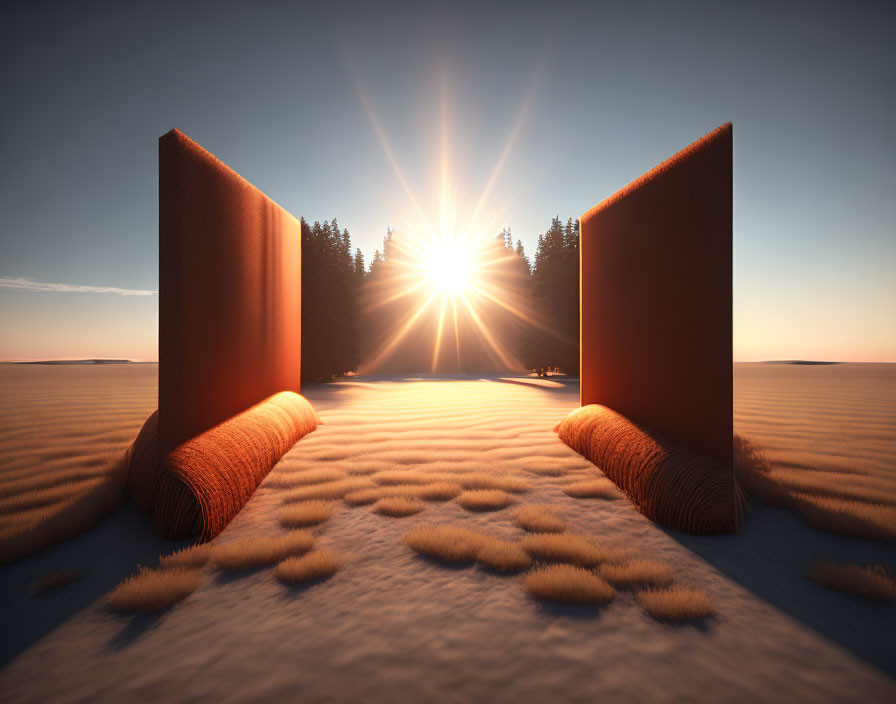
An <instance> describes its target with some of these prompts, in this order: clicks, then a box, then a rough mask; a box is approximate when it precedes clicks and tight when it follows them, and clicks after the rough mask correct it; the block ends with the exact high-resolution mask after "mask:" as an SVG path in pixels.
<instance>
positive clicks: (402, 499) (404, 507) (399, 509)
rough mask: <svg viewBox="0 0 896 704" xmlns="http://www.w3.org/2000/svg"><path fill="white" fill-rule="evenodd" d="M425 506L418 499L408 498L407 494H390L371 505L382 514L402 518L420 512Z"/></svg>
mask: <svg viewBox="0 0 896 704" xmlns="http://www.w3.org/2000/svg"><path fill="white" fill-rule="evenodd" d="M424 508H426V506H425V505H424V503H423V502H422V501H420V500H419V499H413V498H408V497H407V496H390V497H388V498H385V499H380V500H379V501H377V502H376V503H375V504H374V505H373V510H374V511H375V512H376V513H379V514H382V515H383V516H391V517H392V518H404V517H406V516H413V515H414V514H415V513H420V512H421V511H422V510H423V509H424Z"/></svg>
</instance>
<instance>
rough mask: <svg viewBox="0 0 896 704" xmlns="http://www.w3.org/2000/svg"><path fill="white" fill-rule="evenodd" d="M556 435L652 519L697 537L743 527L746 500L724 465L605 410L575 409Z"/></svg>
mask: <svg viewBox="0 0 896 704" xmlns="http://www.w3.org/2000/svg"><path fill="white" fill-rule="evenodd" d="M557 432H558V433H559V435H560V439H561V440H563V441H564V442H565V443H566V444H567V445H569V446H570V447H571V448H572V449H574V450H575V451H576V452H579V453H580V454H582V455H583V456H584V457H586V458H587V459H589V460H591V462H593V463H594V464H595V465H597V466H598V467H600V468H601V470H603V472H604V474H606V475H607V477H609V478H610V479H611V480H612V481H613V483H614V484H616V486H618V487H619V488H620V489H622V490H623V491H624V492H625V493H626V494H627V495H628V496H629V497H630V498H631V500H632V502H633V503H634V504H635V506H637V508H638V510H639V511H640V512H641V513H643V514H644V515H645V516H647V517H648V518H650V519H651V520H653V521H656V522H658V523H661V524H663V525H665V526H669V527H670V528H674V529H676V530H683V531H686V532H688V533H694V534H698V535H711V534H717V533H733V532H735V531H736V530H737V529H738V528H740V526H741V524H742V523H743V519H744V514H745V513H746V510H747V501H746V497H745V496H744V494H743V491H742V490H741V488H740V485H739V484H738V482H737V480H736V479H735V476H734V472H733V471H732V470H731V469H730V468H729V467H726V466H725V465H723V464H720V463H719V462H717V461H715V460H713V459H710V458H709V457H706V456H704V455H702V454H700V453H697V452H694V451H693V450H691V449H689V448H687V447H685V446H684V445H681V444H679V443H677V442H675V441H674V440H671V439H670V438H664V437H662V436H661V435H659V434H657V433H653V432H650V431H648V430H647V429H645V428H643V427H641V426H639V425H636V424H635V423H633V422H631V421H630V420H629V419H628V418H626V417H625V416H623V415H621V414H619V413H617V412H616V411H613V410H612V409H610V408H607V407H606V406H601V405H598V404H591V405H588V406H583V407H581V408H578V409H576V410H574V411H573V412H572V413H570V414H569V415H568V416H567V417H566V418H565V419H564V420H563V421H562V422H561V423H560V425H559V426H557Z"/></svg>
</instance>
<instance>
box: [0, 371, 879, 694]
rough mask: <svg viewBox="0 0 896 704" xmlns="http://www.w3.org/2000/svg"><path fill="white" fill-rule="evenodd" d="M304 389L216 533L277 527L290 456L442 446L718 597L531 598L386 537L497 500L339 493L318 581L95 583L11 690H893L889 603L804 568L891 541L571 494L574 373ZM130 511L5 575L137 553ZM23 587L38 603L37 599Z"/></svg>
mask: <svg viewBox="0 0 896 704" xmlns="http://www.w3.org/2000/svg"><path fill="white" fill-rule="evenodd" d="M307 395H308V397H309V398H310V400H311V401H312V402H313V403H314V404H315V406H316V407H317V409H318V410H319V411H320V413H321V416H322V418H323V420H324V421H325V425H323V426H322V427H320V428H319V429H318V430H317V431H315V432H314V433H312V434H311V435H309V436H307V437H306V438H305V439H303V440H302V441H300V442H299V443H298V444H297V445H296V446H295V447H294V448H293V449H292V450H291V451H290V452H289V453H288V454H287V455H286V456H285V457H284V459H283V460H282V462H281V463H280V465H278V467H277V468H276V470H275V472H274V473H272V475H271V476H270V477H269V478H268V479H267V480H266V481H265V483H264V484H262V487H261V488H260V489H259V491H258V492H257V493H256V495H255V496H254V497H253V498H252V500H251V501H250V502H249V504H248V505H247V506H246V508H245V509H244V511H243V512H242V513H241V514H240V515H239V516H238V517H237V519H236V520H235V521H234V522H233V523H232V524H231V525H230V526H229V527H228V528H227V530H226V531H225V532H224V533H223V534H222V535H221V536H220V537H219V538H218V540H219V541H222V542H223V541H227V540H232V539H235V538H238V537H242V536H247V535H254V534H260V533H265V532H269V533H276V532H279V531H281V530H282V529H281V528H280V527H279V525H278V523H277V513H278V511H279V508H280V506H281V503H282V501H281V496H282V493H283V492H284V491H285V490H284V489H281V488H275V487H274V484H276V483H277V480H278V478H280V477H282V476H283V475H285V474H289V473H290V472H291V471H297V470H298V471H303V470H304V469H306V468H307V469H313V468H318V467H334V466H335V467H339V468H342V469H344V470H346V471H347V472H349V473H369V472H371V471H376V470H379V469H399V470H400V469H402V468H409V469H413V468H415V467H419V466H421V465H426V466H429V467H434V466H435V467H436V468H445V467H446V466H447V464H448V463H451V464H452V465H453V468H454V469H477V470H484V471H488V472H493V473H507V474H511V475H516V476H524V477H526V478H527V480H528V481H529V482H530V484H531V490H530V491H529V492H528V493H527V494H525V495H524V496H523V498H522V501H524V502H526V503H530V502H531V503H551V504H553V505H555V506H556V507H557V508H558V509H559V510H560V511H561V513H562V514H563V516H564V517H565V518H566V520H567V523H568V525H569V528H570V529H572V530H575V531H579V532H585V533H589V534H593V535H598V536H603V537H606V538H610V539H615V540H618V541H621V542H624V543H626V544H629V545H632V546H634V547H636V548H637V549H639V550H640V551H641V552H643V553H645V554H646V555H649V556H651V557H654V558H658V559H662V560H665V561H667V562H669V563H670V564H672V565H673V567H674V570H675V573H676V578H677V580H678V581H679V582H680V583H682V584H686V585H689V586H694V587H697V588H699V589H702V590H704V591H705V592H706V593H708V594H709V595H710V597H711V598H712V600H713V602H714V603H715V606H716V611H717V615H716V616H715V617H713V618H711V619H709V620H707V621H704V622H702V623H699V624H696V625H679V626H670V625H664V624H660V623H657V622H655V621H653V620H652V619H650V618H649V617H647V616H646V615H644V614H643V613H642V612H641V611H640V610H639V608H638V607H637V605H636V603H635V601H634V598H633V597H632V596H631V595H630V594H627V593H621V594H620V595H619V596H617V598H616V599H615V601H614V602H612V603H611V604H610V605H609V606H607V607H604V608H601V609H598V608H570V607H564V608H560V607H546V606H543V605H540V604H538V603H536V602H534V601H532V600H531V599H529V598H528V597H527V596H526V594H525V592H524V590H523V587H522V578H521V577H520V576H509V577H507V576H498V575H495V574H492V573H489V572H486V571H484V570H482V569H481V568H480V567H464V568H446V567H444V566H440V565H438V564H435V563H432V562H429V561H427V560H425V559H422V558H420V557H419V556H417V555H415V554H413V553H412V552H411V551H410V550H409V549H408V548H406V547H405V546H404V545H403V544H402V543H401V541H400V537H401V535H402V534H403V533H404V532H405V531H406V530H408V529H409V528H410V527H412V526H414V525H417V524H420V523H424V522H430V521H436V522H438V521H451V520H457V521H464V522H466V524H468V525H477V526H480V527H482V528H483V529H484V530H486V531H488V532H490V533H492V534H493V535H495V536H503V537H508V538H519V537H521V535H522V534H521V532H520V531H519V530H518V529H517V528H515V527H514V526H513V524H512V523H511V522H510V520H509V518H508V515H507V511H506V510H505V511H498V512H495V513H490V514H470V513H468V512H466V511H464V510H463V509H462V508H461V507H460V506H458V505H457V504H456V503H454V502H450V503H447V504H431V505H428V507H427V509H426V510H425V511H424V512H423V513H421V514H418V515H416V516H413V517H410V518H404V519H394V518H388V517H384V516H379V515H376V514H374V513H373V512H372V511H371V510H370V508H369V507H358V508H349V507H347V506H346V507H341V508H340V510H339V511H338V512H337V514H336V515H335V516H334V518H333V519H331V521H330V522H328V523H327V524H325V525H324V526H323V527H322V530H321V535H320V539H319V544H320V545H322V546H327V547H331V548H333V549H334V550H336V551H338V552H340V553H342V554H343V555H345V557H346V559H347V564H346V567H345V569H344V570H343V571H342V572H340V573H338V574H337V575H336V576H335V577H333V578H332V579H330V580H329V581H327V582H323V583H318V584H315V585H313V586H309V587H304V588H288V587H285V586H283V585H281V584H280V583H278V582H277V581H276V580H275V578H274V576H273V574H272V571H271V570H270V569H262V570H258V571H254V572H249V573H239V574H225V573H221V572H218V571H216V570H213V569H209V571H208V573H207V575H206V578H205V580H204V582H203V584H202V585H201V587H200V588H199V590H198V591H197V592H196V593H194V594H193V595H192V596H190V597H188V598H187V599H186V600H185V601H184V602H182V603H180V604H179V605H177V606H176V607H174V608H173V609H171V610H170V611H168V612H166V613H164V614H161V615H160V616H158V617H137V618H131V617H124V616H119V615H113V614H110V613H108V612H106V611H105V609H104V607H103V605H102V603H101V602H100V601H98V600H97V601H94V602H92V603H90V604H89V605H88V606H87V607H86V608H83V609H82V610H80V611H78V612H77V613H74V615H73V616H71V618H69V619H68V620H66V621H65V622H64V623H62V624H61V625H60V626H59V627H57V628H56V629H55V630H53V631H52V633H50V634H49V635H47V636H46V637H44V638H42V639H41V640H39V641H38V642H37V643H35V644H34V645H32V646H31V647H30V648H28V649H27V650H25V651H24V652H22V653H21V654H20V655H18V657H16V658H15V659H13V660H12V661H11V662H9V663H8V664H7V665H6V666H5V667H4V668H3V669H2V670H0V692H2V693H3V699H4V700H5V701H48V700H53V701H85V700H91V701H122V700H127V699H139V700H149V699H162V698H166V699H177V700H200V699H201V700H207V699H214V700H217V701H223V702H229V701H257V700H262V699H265V698H276V699H278V700H282V699H286V700H299V701H303V702H357V701H368V702H420V701H434V702H435V701H437V702H471V701H495V702H505V701H506V702H547V701H583V702H584V701H588V702H593V701H597V700H600V699H601V698H605V697H609V699H610V701H649V702H667V701H668V702H672V701H691V700H701V701H743V702H752V701H775V702H786V701H820V700H824V701H857V702H858V701H865V702H867V701H892V700H894V698H896V681H894V679H893V678H892V674H893V668H894V663H896V646H894V643H893V639H892V638H891V637H890V634H892V633H893V632H894V627H896V610H894V607H893V605H886V606H880V605H869V604H864V603H861V602H858V601H857V600H855V599H853V598H851V597H847V596H844V595H841V594H836V593H833V592H828V591H827V590H824V589H822V588H821V587H818V586H816V585H814V584H812V583H810V582H808V581H807V580H805V578H804V577H803V573H804V571H805V569H806V567H807V566H808V564H809V563H810V562H811V561H812V560H813V559H815V558H816V557H818V556H832V557H838V558H839V557H842V553H844V552H845V553H846V554H847V555H848V556H857V557H858V558H859V559H884V558H886V557H890V559H891V560H892V548H891V547H889V546H881V545H875V544H870V543H864V542H861V541H855V540H849V539H845V538H839V537H837V536H827V535H825V534H821V533H817V532H815V531H811V530H809V529H807V528H805V527H804V526H803V525H802V524H801V523H800V522H799V519H797V518H796V517H794V516H792V515H791V514H789V513H787V512H785V511H780V510H776V509H770V508H766V507H757V508H756V509H754V511H753V512H752V513H751V515H750V517H749V519H748V521H747V525H746V526H745V529H744V531H743V533H742V534H740V535H738V536H726V537H719V538H693V537H689V536H683V535H680V534H675V533H671V532H667V531H663V530H661V529H658V528H657V527H655V526H654V525H653V524H651V523H650V522H649V521H647V520H646V519H645V518H643V517H642V516H641V515H640V514H638V513H637V512H636V511H635V510H634V509H633V508H632V507H631V505H630V504H629V503H628V502H627V501H626V500H624V499H623V500H616V501H605V500H576V499H572V498H570V497H567V496H566V495H564V494H563V493H562V492H561V491H560V485H561V483H562V482H563V481H565V479H564V477H563V476H551V475H555V474H561V475H565V477H567V478H568V477H569V476H572V475H576V476H588V475H593V474H597V471H596V470H595V469H594V468H593V466H592V465H590V464H589V463H588V462H586V461H585V460H583V459H582V458H581V457H579V456H578V455H577V454H575V453H574V452H573V451H572V450H570V449H569V448H567V447H566V446H565V445H563V444H562V443H561V442H560V441H559V440H558V439H557V438H556V436H555V435H554V434H553V433H552V431H551V428H552V427H553V426H554V424H556V422H557V421H559V420H560V419H561V418H562V417H563V416H564V415H565V414H566V413H567V412H568V411H569V410H571V409H572V408H574V407H575V406H576V405H577V393H576V388H575V387H574V386H573V385H571V384H569V385H567V384H565V383H558V382H554V381H546V382H537V381H534V380H526V379H509V380H504V381H502V380H497V379H491V380H484V381H478V380H472V379H470V380H453V381H431V380H427V381H424V382H421V383H415V384H408V383H397V382H396V381H394V380H364V379H359V380H354V381H346V382H340V383H333V384H328V385H325V386H317V387H311V388H309V389H308V391H307ZM122 516H123V517H122ZM133 518H134V516H133V515H132V514H129V513H127V511H126V510H125V511H123V512H120V513H119V514H118V515H116V516H113V517H112V518H110V519H109V520H108V521H107V522H106V523H105V524H104V525H103V526H101V527H100V529H99V531H97V532H94V533H93V534H88V535H87V536H83V537H82V538H80V539H77V540H75V541H70V543H68V544H66V545H64V546H59V547H58V548H55V549H54V550H53V551H47V553H45V554H44V555H39V556H36V558H32V559H30V560H27V561H23V562H22V563H20V564H18V565H15V566H12V567H11V568H4V570H5V571H4V572H2V573H0V575H2V577H3V580H5V581H7V583H8V584H13V583H15V584H16V585H19V587H18V588H21V585H23V584H26V583H27V579H28V578H29V575H33V574H35V573H36V572H37V571H38V570H39V569H45V568H46V567H47V566H48V565H49V564H50V563H51V561H53V560H55V561H56V562H59V561H60V560H62V559H64V558H66V556H68V558H69V559H71V558H72V557H77V556H81V557H83V556H85V555H93V556H94V557H93V559H97V558H96V552H97V550H98V549H102V548H101V546H103V545H105V549H106V550H108V551H111V552H112V553H115V550H116V546H117V547H118V549H120V548H121V546H122V544H123V542H125V541H128V540H129V538H131V536H134V535H135V534H136V533H139V540H138V541H136V542H138V543H139V545H140V550H141V554H145V553H146V552H148V550H149V548H150V544H151V543H150V541H149V539H148V538H147V536H146V534H145V533H142V532H140V531H141V529H139V528H137V527H135V526H133V525H131V523H133V521H132V519H133ZM128 521H131V523H127V522H128ZM125 523H127V525H125ZM117 528H118V529H117ZM103 531H105V533H104V532H103ZM97 536H105V537H104V538H102V537H100V538H98V537H97ZM90 541H93V542H90ZM155 544H156V545H157V547H158V551H160V552H161V551H167V550H168V549H170V547H171V546H170V545H168V544H164V543H161V542H160V541H157V542H156V543H155ZM887 551H889V552H887ZM88 581H89V580H88ZM79 589H81V590H82V591H83V590H84V589H86V587H85V586H84V585H82V586H81V587H79ZM7 596H9V598H7V599H6V600H5V601H6V602H7V604H9V603H13V602H15V599H14V598H12V597H13V596H15V595H7ZM28 603H30V604H31V608H37V607H36V606H35V601H34V598H32V601H31V602H28ZM23 613H26V612H25V611H23V610H21V609H20V610H19V611H18V616H17V622H18V621H21V619H22V614H23ZM4 618H5V619H13V615H11V614H10V613H9V611H8V610H7V611H6V613H5V614H4ZM884 669H889V670H890V673H891V674H890V675H888V674H886V673H885V672H884Z"/></svg>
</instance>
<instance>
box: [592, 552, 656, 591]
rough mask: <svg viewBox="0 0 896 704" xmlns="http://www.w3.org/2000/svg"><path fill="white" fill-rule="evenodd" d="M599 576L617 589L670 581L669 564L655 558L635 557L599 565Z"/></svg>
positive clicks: (650, 585) (653, 585) (648, 585)
mask: <svg viewBox="0 0 896 704" xmlns="http://www.w3.org/2000/svg"><path fill="white" fill-rule="evenodd" d="M600 576H601V577H603V578H604V579H606V580H607V581H608V582H609V583H610V584H612V585H613V586H614V587H617V588H619V589H634V588H636V587H664V586H667V585H669V584H671V583H672V579H673V574H672V569H671V568H670V567H669V565H667V564H665V563H664V562H657V561H656V560H645V559H636V560H631V561H630V562H622V563H617V564H612V563H606V564H603V565H601V566H600Z"/></svg>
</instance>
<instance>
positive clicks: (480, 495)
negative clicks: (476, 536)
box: [457, 489, 516, 511]
mask: <svg viewBox="0 0 896 704" xmlns="http://www.w3.org/2000/svg"><path fill="white" fill-rule="evenodd" d="M515 501H516V499H515V498H514V497H513V496H511V495H510V494H508V493H507V492H506V491H501V490H499V489H475V490H473V491H465V492H463V493H462V494H461V495H460V496H458V497H457V503H459V504H460V505H461V506H463V507H464V508H465V509H467V510H468V511H497V510H499V509H502V508H506V507H507V506H509V505H510V504H512V503H514V502H515Z"/></svg>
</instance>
